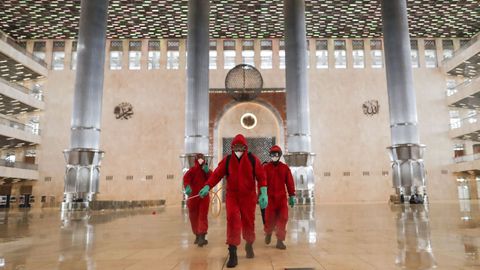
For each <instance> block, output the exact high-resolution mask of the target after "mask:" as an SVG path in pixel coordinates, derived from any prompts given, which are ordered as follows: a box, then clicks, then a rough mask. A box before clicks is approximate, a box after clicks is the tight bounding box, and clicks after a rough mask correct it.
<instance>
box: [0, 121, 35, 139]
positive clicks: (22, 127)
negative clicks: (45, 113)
mask: <svg viewBox="0 0 480 270" xmlns="http://www.w3.org/2000/svg"><path fill="white" fill-rule="evenodd" d="M0 125H4V126H8V127H11V128H14V129H18V130H23V131H26V132H29V133H32V134H34V135H40V129H39V128H34V127H32V126H29V125H25V124H22V123H19V122H15V121H12V120H10V119H7V118H4V117H3V116H0Z"/></svg>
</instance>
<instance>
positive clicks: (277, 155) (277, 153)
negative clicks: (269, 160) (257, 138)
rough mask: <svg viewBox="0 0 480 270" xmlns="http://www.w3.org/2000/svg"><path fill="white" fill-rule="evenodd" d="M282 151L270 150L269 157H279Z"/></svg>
mask: <svg viewBox="0 0 480 270" xmlns="http://www.w3.org/2000/svg"><path fill="white" fill-rule="evenodd" d="M281 156H282V153H280V152H270V157H281Z"/></svg>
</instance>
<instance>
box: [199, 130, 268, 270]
mask: <svg viewBox="0 0 480 270" xmlns="http://www.w3.org/2000/svg"><path fill="white" fill-rule="evenodd" d="M231 149H232V154H231V155H228V156H226V157H225V158H224V159H223V160H222V161H220V163H219V164H218V167H217V168H216V169H215V171H214V172H213V174H212V176H210V178H209V179H208V182H207V184H206V185H205V186H204V187H203V188H202V190H200V193H199V194H200V197H202V198H203V197H206V196H207V195H208V192H209V190H210V189H211V188H213V187H214V186H215V185H216V184H218V182H219V181H220V180H221V179H222V178H223V177H224V176H226V178H227V181H226V195H225V196H226V212H227V244H228V251H229V258H228V262H227V267H228V268H232V267H235V266H236V265H237V264H238V258H237V246H238V245H240V234H242V235H243V239H244V240H245V241H246V244H245V251H246V254H247V258H253V257H254V256H255V254H254V253H253V242H254V241H255V209H256V204H257V192H256V188H257V187H256V185H255V179H256V180H257V185H258V186H259V187H260V195H259V196H258V203H259V205H260V207H261V208H263V209H264V208H266V207H267V205H268V197H267V187H266V180H265V172H264V171H263V166H262V164H261V162H260V160H259V159H258V158H257V157H256V156H255V155H253V154H252V153H249V152H248V146H247V141H246V140H245V137H244V136H243V135H241V134H238V135H237V136H235V138H234V139H233V141H232V146H231Z"/></svg>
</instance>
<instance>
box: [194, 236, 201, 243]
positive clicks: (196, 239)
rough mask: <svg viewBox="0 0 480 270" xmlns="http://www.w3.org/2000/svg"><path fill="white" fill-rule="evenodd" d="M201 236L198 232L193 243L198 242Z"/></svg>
mask: <svg viewBox="0 0 480 270" xmlns="http://www.w3.org/2000/svg"><path fill="white" fill-rule="evenodd" d="M199 238H200V236H199V235H198V234H195V241H194V242H193V244H195V245H196V244H198V239H199Z"/></svg>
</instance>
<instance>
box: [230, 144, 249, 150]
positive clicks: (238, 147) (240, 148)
mask: <svg viewBox="0 0 480 270" xmlns="http://www.w3.org/2000/svg"><path fill="white" fill-rule="evenodd" d="M232 150H233V151H235V152H236V151H245V150H247V147H246V146H245V145H243V144H235V145H234V146H232Z"/></svg>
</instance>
